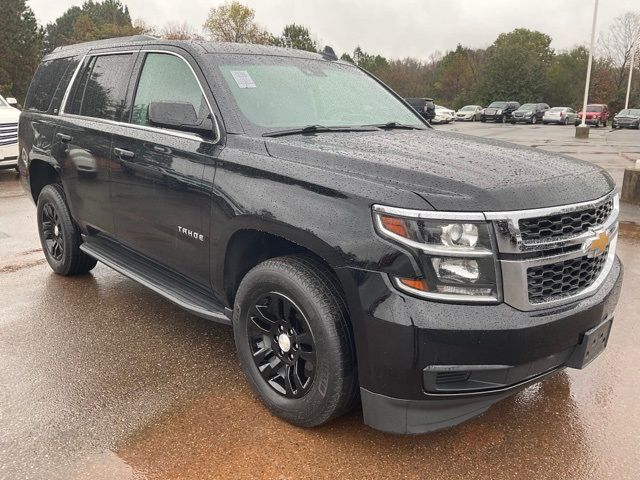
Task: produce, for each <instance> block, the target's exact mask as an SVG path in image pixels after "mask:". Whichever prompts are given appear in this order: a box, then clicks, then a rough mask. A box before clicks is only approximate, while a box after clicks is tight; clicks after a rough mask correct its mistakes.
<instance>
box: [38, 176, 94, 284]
mask: <svg viewBox="0 0 640 480" xmlns="http://www.w3.org/2000/svg"><path fill="white" fill-rule="evenodd" d="M37 215H38V233H39V235H40V243H41V245H42V250H43V252H44V255H45V257H46V259H47V262H48V263H49V266H50V267H51V269H52V270H53V271H54V272H56V273H57V274H59V275H65V276H69V275H78V274H81V273H87V272H88V271H89V270H91V269H92V268H93V267H95V266H96V263H97V261H96V260H95V259H94V258H91V257H90V256H88V255H86V254H85V253H84V252H82V251H81V250H80V244H81V243H82V238H81V237H80V230H79V229H78V226H77V225H76V224H75V222H74V221H73V219H72V218H71V213H70V212H69V207H67V203H66V201H65V198H64V192H63V190H62V186H60V185H58V184H53V185H47V186H45V187H44V188H43V189H42V191H41V192H40V195H39V196H38V209H37Z"/></svg>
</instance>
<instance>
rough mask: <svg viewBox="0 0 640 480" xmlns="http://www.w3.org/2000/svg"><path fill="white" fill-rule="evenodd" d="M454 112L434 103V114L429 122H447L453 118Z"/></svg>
mask: <svg viewBox="0 0 640 480" xmlns="http://www.w3.org/2000/svg"><path fill="white" fill-rule="evenodd" d="M455 114H456V112H455V111H454V110H451V109H450V108H446V107H443V106H442V105H436V116H435V117H433V120H431V123H449V122H451V121H453V120H455Z"/></svg>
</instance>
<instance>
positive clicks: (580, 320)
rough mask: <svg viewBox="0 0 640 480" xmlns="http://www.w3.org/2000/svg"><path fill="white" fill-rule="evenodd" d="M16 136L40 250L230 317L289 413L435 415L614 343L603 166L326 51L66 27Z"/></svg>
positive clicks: (434, 422)
mask: <svg viewBox="0 0 640 480" xmlns="http://www.w3.org/2000/svg"><path fill="white" fill-rule="evenodd" d="M158 78H161V79H162V81H158ZM318 106H330V107H331V108H318ZM501 115H502V114H501ZM19 143H20V152H21V155H20V158H19V167H20V178H21V181H22V183H23V185H24V187H25V189H26V191H27V192H28V195H29V196H30V197H31V198H32V199H33V201H34V202H35V204H36V213H35V215H34V217H35V219H36V222H37V228H38V231H39V235H40V241H41V244H42V249H43V252H44V255H45V257H46V259H47V262H48V263H49V265H50V267H51V268H52V270H53V271H54V272H55V273H57V274H59V275H63V276H69V275H76V274H83V273H87V272H89V271H90V270H91V269H93V268H94V266H95V265H96V262H97V261H100V262H102V263H104V264H105V265H108V266H110V267H112V268H114V269H115V270H117V271H118V272H120V273H122V274H124V275H126V276H128V277H130V278H131V279H132V280H134V281H136V282H140V283H141V284H142V285H145V286H147V287H149V288H150V289H152V290H153V291H154V292H156V293H158V294H159V295H162V296H164V297H166V298H167V299H169V300H170V301H172V302H175V303H176V304H177V305H179V306H181V307H182V308H184V309H186V310H188V311H190V312H192V313H194V314H196V315H200V316H202V317H204V318H207V319H210V320H213V321H216V322H220V323H222V324H225V325H229V326H230V327H232V328H233V334H234V339H235V345H236V349H237V356H238V359H239V362H240V364H241V365H242V368H243V370H244V372H245V374H246V375H247V378H248V380H249V384H250V386H251V387H252V388H253V390H254V391H255V392H256V394H257V396H258V397H259V398H260V399H261V400H262V402H263V403H264V404H265V405H266V406H267V407H268V408H269V409H270V410H271V411H272V412H273V413H274V414H275V415H277V416H279V417H281V418H283V419H285V420H287V421H289V422H291V423H293V424H295V425H299V426H304V427H311V426H315V425H320V424H323V423H325V422H327V421H329V420H330V419H332V418H335V417H337V416H339V415H341V414H343V413H345V412H346V411H348V410H349V409H350V408H351V407H352V406H353V405H354V403H355V402H356V401H357V399H358V397H359V398H361V403H362V408H363V412H364V421H365V423H367V424H368V425H371V426H372V427H374V428H378V429H381V430H385V431H389V432H396V433H423V432H429V431H433V430H437V429H441V428H445V427H448V426H451V425H455V424H458V423H460V422H463V421H465V420H468V419H470V418H472V417H475V416H477V415H480V414H481V413H482V412H484V411H486V410H487V408H489V406H490V405H492V404H493V403H495V402H497V401H499V400H501V399H503V398H505V397H507V396H509V395H512V394H513V393H515V392H518V391H520V390H522V389H523V388H525V387H527V386H528V385H531V384H533V383H535V382H538V381H540V380H542V379H544V378H547V377H548V376H550V375H552V374H554V373H555V372H558V371H560V370H562V369H564V368H565V367H571V368H584V367H585V366H587V365H588V364H589V362H591V361H592V360H593V359H594V358H596V357H597V356H598V355H599V354H600V353H601V352H602V351H603V350H604V349H605V347H606V344H607V338H608V336H609V332H610V329H611V325H612V318H613V312H614V308H615V306H616V302H617V299H618V295H619V292H620V288H621V282H622V267H621V265H620V261H619V260H618V258H617V257H616V254H615V252H616V238H617V231H618V211H619V203H618V193H617V190H616V187H615V183H614V181H613V180H612V179H611V177H610V176H609V175H608V174H607V173H606V172H605V171H604V170H603V169H601V168H600V167H598V166H596V165H594V164H590V163H586V162H582V161H578V160H573V159H570V158H567V157H565V156H562V155H558V154H555V153H553V152H549V151H544V150H539V149H532V148H527V147H523V146H519V145H513V144H511V143H501V142H499V141H497V140H491V141H488V140H486V139H478V138H475V137H472V136H461V135H459V134H457V133H452V132H446V131H439V130H436V129H432V128H430V126H429V125H428V123H427V122H426V121H425V120H424V118H422V117H421V116H420V115H418V114H417V112H416V111H415V110H414V109H412V108H409V106H408V105H407V104H406V103H405V102H403V101H402V100H401V98H400V97H399V96H398V95H396V94H395V93H393V92H392V91H390V90H389V89H387V88H386V87H385V86H384V85H382V84H381V83H379V82H378V80H376V79H375V78H374V77H372V76H370V75H369V74H368V73H366V72H364V71H362V70H360V69H358V68H357V67H355V66H353V65H351V64H350V63H348V62H343V61H340V60H338V58H337V57H336V56H335V55H330V54H316V53H309V52H305V51H301V50H294V49H283V48H277V47H267V46H255V45H247V44H230V43H225V44H217V43H211V42H189V41H182V42H180V41H167V40H155V39H152V38H150V37H132V38H118V39H115V40H108V41H98V42H94V43H88V44H78V45H72V46H67V47H60V48H57V49H56V50H54V52H53V53H51V54H49V55H47V56H46V57H45V58H44V60H43V63H42V64H41V65H40V66H39V68H38V70H37V72H36V74H35V76H34V78H33V80H32V83H31V87H30V88H29V92H28V95H27V100H26V109H25V111H24V112H23V113H22V115H21V116H20V125H19ZM76 155H78V156H80V157H81V161H80V162H79V164H80V165H82V166H84V167H85V168H86V169H87V170H88V172H89V173H90V175H79V174H78V171H77V168H78V167H77V165H78V162H74V157H75V156H76ZM90 156H91V157H93V158H94V159H95V162H91V161H89V160H88V157H90ZM87 166H88V167H87ZM514 179H517V181H514ZM541 226H544V228H542V227H541ZM47 281H48V282H49V283H52V284H55V285H54V287H55V289H56V290H59V289H63V288H64V287H65V285H66V284H67V283H68V282H62V281H61V282H58V283H57V282H56V280H55V279H48V280H47ZM79 281H83V280H79ZM95 281H97V282H100V281H102V280H101V278H97V279H96V280H95ZM47 301H50V302H54V303H55V302H60V308H63V309H68V308H71V306H70V305H71V304H69V303H68V302H67V303H64V302H65V299H64V296H63V295H53V296H52V297H51V298H48V299H47ZM63 303H64V304H63ZM103 303H105V302H103ZM106 303H108V302H106ZM97 307H98V302H96V308H97ZM78 315H79V316H81V315H82V312H78ZM128 320H129V319H128V318H126V312H123V318H122V328H123V329H126V328H128V325H129V323H128ZM87 348H90V346H89V345H88V346H87ZM223 350H224V349H222V350H220V352H222V351H223ZM115 355H117V352H115ZM121 360H122V359H121ZM169 361H170V360H169ZM131 368H136V365H132V366H131ZM594 388H595V387H594ZM533 393H535V391H534V392H533ZM358 394H359V395H358ZM225 407H226V406H225ZM563 420H564V421H567V422H568V421H572V419H570V418H568V419H561V418H555V417H554V421H555V422H558V423H560V422H562V421H563Z"/></svg>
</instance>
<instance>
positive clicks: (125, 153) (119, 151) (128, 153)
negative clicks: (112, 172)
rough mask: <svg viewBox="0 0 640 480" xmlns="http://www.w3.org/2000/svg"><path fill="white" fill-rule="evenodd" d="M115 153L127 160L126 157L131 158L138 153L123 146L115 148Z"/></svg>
mask: <svg viewBox="0 0 640 480" xmlns="http://www.w3.org/2000/svg"><path fill="white" fill-rule="evenodd" d="M113 153H115V154H116V157H118V158H120V159H121V160H125V159H127V160H129V159H132V158H134V157H135V156H136V154H135V153H133V152H132V151H130V150H124V149H123V148H114V149H113Z"/></svg>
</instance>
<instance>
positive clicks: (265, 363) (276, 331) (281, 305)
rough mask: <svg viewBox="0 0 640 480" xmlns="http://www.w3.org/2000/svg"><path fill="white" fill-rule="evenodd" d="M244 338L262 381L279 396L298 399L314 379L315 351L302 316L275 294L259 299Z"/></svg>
mask: <svg viewBox="0 0 640 480" xmlns="http://www.w3.org/2000/svg"><path fill="white" fill-rule="evenodd" d="M249 320H250V321H249V322H247V336H248V339H249V344H250V348H251V353H252V355H253V361H254V363H255V365H256V367H257V368H258V370H259V371H260V375H262V378H263V379H264V380H265V382H267V383H268V384H269V386H271V388H273V389H274V390H275V391H276V392H278V393H279V394H280V395H283V396H284V397H286V398H300V397H302V396H303V395H305V394H306V393H307V392H308V391H309V389H310V388H311V385H312V384H313V379H314V376H315V366H316V348H315V343H314V340H313V334H312V332H311V328H310V327H309V322H308V321H307V319H306V317H305V315H304V314H303V313H302V311H301V310H300V308H299V307H298V306H297V305H296V304H295V303H294V302H293V301H292V300H291V299H289V298H288V297H286V296H285V295H283V294H281V293H278V292H270V293H267V294H266V295H262V296H261V297H260V298H259V299H258V300H257V301H256V302H255V303H254V305H253V307H252V308H251V310H250V312H249Z"/></svg>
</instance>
